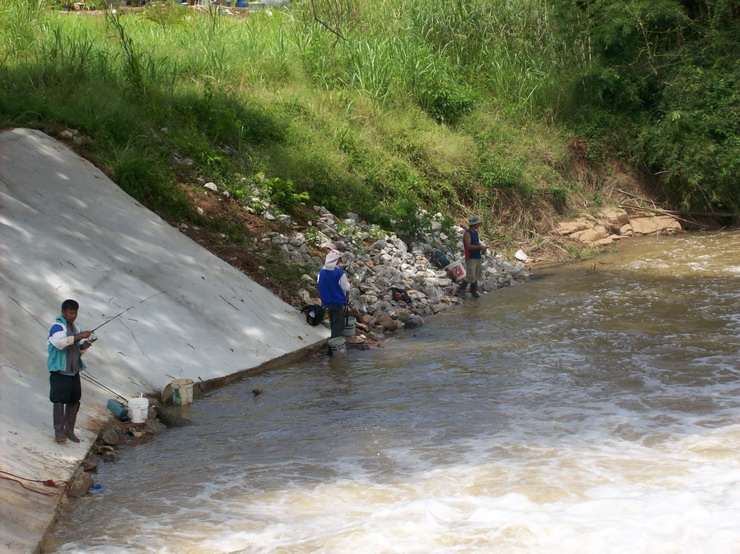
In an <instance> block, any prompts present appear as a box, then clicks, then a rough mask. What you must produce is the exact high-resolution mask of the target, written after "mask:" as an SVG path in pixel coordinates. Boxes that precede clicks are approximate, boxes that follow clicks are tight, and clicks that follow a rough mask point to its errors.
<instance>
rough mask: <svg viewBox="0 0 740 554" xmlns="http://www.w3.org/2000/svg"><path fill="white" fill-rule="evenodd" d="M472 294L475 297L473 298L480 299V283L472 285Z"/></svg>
mask: <svg viewBox="0 0 740 554" xmlns="http://www.w3.org/2000/svg"><path fill="white" fill-rule="evenodd" d="M470 294H472V295H473V298H480V294H478V283H472V284H471V285H470Z"/></svg>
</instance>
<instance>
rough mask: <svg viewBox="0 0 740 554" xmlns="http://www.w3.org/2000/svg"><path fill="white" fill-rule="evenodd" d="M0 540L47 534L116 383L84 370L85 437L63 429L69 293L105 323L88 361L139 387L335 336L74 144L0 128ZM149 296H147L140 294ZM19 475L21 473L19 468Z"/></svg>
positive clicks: (216, 372) (3, 547) (84, 316)
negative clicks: (74, 438)
mask: <svg viewBox="0 0 740 554" xmlns="http://www.w3.org/2000/svg"><path fill="white" fill-rule="evenodd" d="M0 237H1V240H0V245H1V246H0V255H1V256H2V259H1V260H0V263H1V264H2V265H0V283H1V285H2V295H1V299H0V309H1V310H2V320H1V321H2V331H1V334H0V364H2V365H1V366H0V470H2V472H3V473H0V477H3V479H0V518H1V519H0V536H1V540H0V551H9V552H29V551H33V550H34V549H36V548H37V545H38V542H39V541H40V539H41V536H42V534H43V533H44V531H45V530H46V528H47V526H48V525H49V523H50V521H51V520H52V519H53V516H54V513H55V510H56V506H57V503H58V501H59V496H45V495H42V494H38V493H35V492H31V491H29V490H27V489H26V488H24V487H22V486H21V485H20V484H19V483H18V482H16V481H11V480H9V479H7V478H8V477H11V476H13V477H12V478H13V479H18V477H21V478H23V480H22V483H23V484H25V485H26V486H27V487H28V488H32V489H34V490H37V491H41V492H45V493H52V494H53V493H56V492H58V490H57V489H54V488H47V487H44V486H43V485H42V484H41V483H34V482H32V481H27V480H30V479H33V480H38V481H44V480H47V479H52V480H55V481H66V480H67V479H69V478H70V477H71V475H72V474H73V472H74V471H75V469H76V468H77V466H78V464H79V462H80V461H81V460H82V458H83V457H84V456H85V454H86V453H87V450H88V449H89V447H90V445H91V444H92V442H93V441H94V440H95V438H96V436H97V432H98V430H99V429H100V427H101V424H102V423H103V421H104V420H106V419H109V417H110V416H111V414H110V413H109V412H108V411H107V409H106V407H105V405H106V402H107V400H108V398H111V397H112V395H111V394H109V393H106V392H105V391H104V390H102V389H100V388H98V387H96V386H93V385H92V384H91V383H89V382H87V381H85V380H83V382H82V383H83V398H82V407H81V411H80V416H79V418H78V422H77V428H78V430H79V431H78V436H80V438H81V439H82V443H81V444H79V445H75V444H73V443H71V442H67V443H65V444H56V443H54V441H53V429H52V422H51V403H50V402H49V398H48V394H49V378H48V371H47V369H46V334H47V330H48V327H49V326H50V325H51V323H52V322H53V321H54V318H55V317H56V316H57V315H58V314H59V312H60V306H61V303H62V301H63V300H64V299H66V298H74V299H76V300H77V301H78V302H80V312H79V316H78V319H77V323H78V324H79V325H80V326H81V327H82V328H83V329H92V328H94V327H97V326H98V325H100V324H101V323H103V322H105V321H107V320H108V319H109V318H111V317H113V316H115V315H116V314H118V313H120V312H121V311H123V310H126V309H127V308H129V307H131V306H133V308H132V309H131V310H129V311H127V312H126V313H125V314H123V315H122V316H121V317H119V318H117V319H115V320H113V321H111V322H110V323H108V324H106V325H105V326H104V327H102V328H101V329H100V330H99V331H98V332H96V335H97V336H98V339H99V340H98V341H97V342H96V343H95V344H94V345H93V347H92V348H91V349H90V351H89V352H88V353H86V354H85V361H86V363H87V364H88V367H89V374H90V375H92V376H93V377H94V378H95V379H96V380H97V381H99V382H100V383H102V384H104V385H106V386H107V387H109V388H111V389H113V390H114V391H117V392H119V393H120V394H122V395H123V396H125V397H127V398H130V397H132V396H135V395H137V394H138V393H140V392H142V393H148V392H154V391H155V390H158V389H161V388H163V387H164V386H165V385H166V384H167V383H169V382H170V381H171V380H172V379H173V378H190V379H193V380H194V381H196V382H197V381H200V380H209V379H214V378H219V377H224V376H227V375H230V374H233V373H236V372H238V371H241V370H245V369H250V368H253V367H257V366H259V365H261V364H263V363H265V362H268V361H270V360H274V359H276V358H278V357H280V356H283V355H286V354H289V353H291V352H295V351H297V350H299V349H301V348H304V347H307V346H310V345H313V344H316V343H317V342H319V341H321V340H323V339H325V338H326V337H327V336H328V331H327V330H326V329H324V328H323V327H319V328H314V327H310V326H308V325H306V323H305V320H304V319H303V317H302V315H301V314H300V313H299V312H298V311H297V310H296V309H294V308H292V307H291V306H289V305H287V304H285V303H284V302H282V301H281V300H280V299H279V298H278V297H276V296H275V295H273V294H272V293H271V292H270V291H268V290H266V289H264V288H263V287H261V286H260V285H258V284H257V283H255V282H254V281H252V280H251V279H249V278H248V277H246V276H245V275H244V274H243V273H241V272H239V271H238V270H236V269H234V268H232V267H231V266H229V265H228V264H226V263H224V262H223V261H221V260H220V259H219V258H217V257H215V256H213V255H212V254H210V253H209V252H208V251H206V250H205V249H203V248H201V247H200V246H199V245H197V244H196V243H194V242H193V241H191V240H190V239H188V238H187V237H185V236H183V235H182V234H181V233H179V232H178V231H177V230H176V229H174V228H172V227H171V226H170V225H168V224H167V223H166V222H165V221H163V220H162V219H160V218H159V217H158V216H157V215H155V214H153V213H152V212H150V211H149V210H147V209H146V208H144V207H143V206H141V205H140V204H139V203H137V202H136V201H135V200H133V199H132V198H131V197H129V196H128V195H127V194H125V193H124V192H123V191H122V190H121V189H119V188H118V187H117V186H116V185H115V184H114V183H113V182H111V181H110V180H109V179H108V178H107V177H106V176H105V175H104V174H103V173H102V172H101V171H99V170H98V169H97V168H95V167H94V166H93V165H91V164H90V163H89V162H87V161H86V160H84V159H82V158H80V157H79V156H77V155H76V154H75V153H74V152H73V151H71V150H70V149H69V148H67V147H66V146H64V145H63V144H61V143H59V142H57V141H55V140H53V139H51V138H50V137H48V136H46V135H45V134H43V133H41V132H38V131H31V130H26V129H14V130H10V131H6V132H3V133H0ZM144 299H148V300H146V301H144V302H141V301H142V300H144ZM15 476H17V477H15Z"/></svg>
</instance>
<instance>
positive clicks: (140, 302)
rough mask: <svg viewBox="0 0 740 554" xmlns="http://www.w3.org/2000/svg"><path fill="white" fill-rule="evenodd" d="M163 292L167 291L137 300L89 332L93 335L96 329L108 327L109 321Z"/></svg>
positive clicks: (162, 291) (162, 292) (161, 292)
mask: <svg viewBox="0 0 740 554" xmlns="http://www.w3.org/2000/svg"><path fill="white" fill-rule="evenodd" d="M165 292H167V291H164V290H161V291H159V292H156V293H154V294H152V295H151V296H150V297H148V298H145V299H144V300H139V301H138V302H137V303H136V304H134V305H132V306H129V307H128V308H126V309H125V310H123V311H122V312H120V313H118V314H116V315H114V316H113V317H112V318H110V319H108V320H107V321H104V322H103V323H101V324H100V325H98V326H97V327H95V329H93V330H92V331H91V332H92V333H94V332H95V331H97V330H98V329H100V328H101V327H102V326H103V325H108V324H109V323H110V322H111V321H113V320H114V319H117V318H119V317H121V316H122V315H123V314H125V313H126V312H127V311H129V310H133V309H134V308H135V307H136V306H138V305H139V304H143V303H144V302H146V301H147V300H151V299H152V298H154V297H155V296H159V295H160V294H164V293H165Z"/></svg>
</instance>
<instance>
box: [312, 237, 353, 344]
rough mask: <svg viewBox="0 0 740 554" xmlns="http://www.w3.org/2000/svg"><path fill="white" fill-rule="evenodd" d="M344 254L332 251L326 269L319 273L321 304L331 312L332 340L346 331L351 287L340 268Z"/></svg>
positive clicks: (327, 257) (328, 255) (325, 264)
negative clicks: (347, 305) (340, 261)
mask: <svg viewBox="0 0 740 554" xmlns="http://www.w3.org/2000/svg"><path fill="white" fill-rule="evenodd" d="M341 257H342V254H341V253H340V252H338V251H336V250H333V249H332V250H330V251H329V253H328V254H327V255H326V260H325V261H324V267H322V268H321V271H319V277H318V279H317V282H318V285H319V296H320V297H321V303H322V304H323V305H324V306H326V308H327V311H328V312H329V321H330V323H331V338H335V337H341V336H342V331H343V330H344V307H345V306H346V304H347V293H348V292H349V289H350V285H349V280H348V279H347V275H346V274H345V273H344V270H343V269H342V268H341V267H339V266H338V265H337V264H338V263H339V258H341Z"/></svg>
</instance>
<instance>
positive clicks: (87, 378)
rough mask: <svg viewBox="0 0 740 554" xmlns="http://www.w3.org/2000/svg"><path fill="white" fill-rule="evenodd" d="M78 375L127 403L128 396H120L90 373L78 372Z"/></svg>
mask: <svg viewBox="0 0 740 554" xmlns="http://www.w3.org/2000/svg"><path fill="white" fill-rule="evenodd" d="M80 377H82V378H83V379H85V381H89V382H90V383H92V384H93V385H97V386H98V387H100V388H101V389H103V390H104V391H106V392H109V393H111V394H112V395H113V396H116V397H118V398H120V399H121V400H123V401H124V402H126V404H128V398H126V397H125V396H122V395H120V394H118V393H117V392H116V391H114V390H113V389H110V388H108V387H106V386H105V385H104V384H103V383H101V382H100V381H97V380H96V379H94V378H93V377H92V376H91V375H90V374H88V373H82V372H80Z"/></svg>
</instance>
